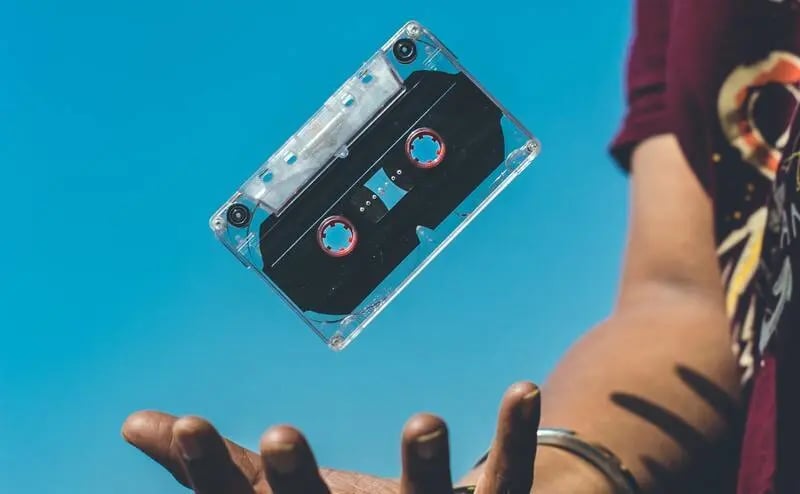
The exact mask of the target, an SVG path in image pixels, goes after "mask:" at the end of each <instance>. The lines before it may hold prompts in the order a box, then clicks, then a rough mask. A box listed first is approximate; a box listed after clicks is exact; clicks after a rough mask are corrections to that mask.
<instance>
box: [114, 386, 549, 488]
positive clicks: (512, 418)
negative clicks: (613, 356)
mask: <svg viewBox="0 0 800 494" xmlns="http://www.w3.org/2000/svg"><path fill="white" fill-rule="evenodd" d="M539 410H540V400H539V393H538V390H537V388H536V387H535V386H534V385H533V384H531V383H519V384H516V385H514V386H512V387H511V389H510V390H509V391H508V392H507V393H506V395H505V397H504V398H503V403H502V405H501V407H500V414H499V419H498V426H497V434H496V438H495V444H494V447H493V448H492V453H491V454H490V456H489V459H488V460H487V464H486V468H485V469H484V471H483V474H482V476H481V479H480V481H479V483H478V493H479V494H527V493H528V492H530V489H531V484H532V482H533V473H532V465H533V461H534V456H535V452H536V429H537V427H538V423H539ZM122 434H123V436H124V438H125V439H126V440H127V441H128V442H130V443H131V444H133V445H134V446H136V447H137V448H138V449H140V450H141V451H142V452H144V453H145V454H147V455H148V456H149V457H150V458H152V459H153V460H155V461H156V462H158V463H159V464H161V465H162V466H163V467H164V468H166V469H167V470H169V471H170V472H171V473H172V475H173V476H174V477H175V478H176V479H177V480H178V482H180V483H181V484H183V485H184V486H186V487H189V488H191V489H193V490H194V492H195V493H196V494H444V493H448V492H452V479H451V474H450V455H449V440H448V432H447V426H446V425H445V423H444V422H443V421H442V420H441V419H439V418H438V417H435V416H433V415H429V414H419V415H416V416H414V417H413V418H411V420H409V421H408V423H407V424H406V426H405V428H404V429H403V434H402V439H401V448H402V461H403V470H402V476H401V478H400V479H399V480H391V479H383V478H378V477H373V476H369V475H364V474H360V473H355V472H346V471H339V470H331V469H325V468H322V469H320V468H319V467H318V466H317V464H316V460H315V459H314V456H313V453H312V452H311V448H310V446H309V445H308V443H307V441H306V439H305V438H304V437H303V435H302V434H301V433H300V432H299V431H297V430H296V429H294V428H292V427H290V426H285V425H284V426H276V427H272V428H270V429H269V430H268V431H267V432H266V433H264V435H263V436H262V438H261V443H260V454H259V453H255V452H252V451H249V450H247V449H245V448H242V447H241V446H238V445H236V444H234V443H233V442H231V441H228V440H226V439H224V438H222V436H221V435H220V434H219V433H218V432H217V431H216V429H215V428H214V427H213V426H212V425H211V424H210V423H208V422H207V421H205V420H203V419H201V418H197V417H182V418H177V417H174V416H171V415H168V414H164V413H161V412H138V413H135V414H133V415H131V416H130V417H129V418H128V419H127V420H126V421H125V425H124V426H123V430H122Z"/></svg>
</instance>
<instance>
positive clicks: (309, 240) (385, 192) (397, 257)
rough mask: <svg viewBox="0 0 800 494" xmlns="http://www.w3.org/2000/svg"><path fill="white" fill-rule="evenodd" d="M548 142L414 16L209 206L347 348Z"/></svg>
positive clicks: (265, 272)
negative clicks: (217, 205) (542, 142)
mask: <svg viewBox="0 0 800 494" xmlns="http://www.w3.org/2000/svg"><path fill="white" fill-rule="evenodd" d="M539 149H540V145H539V142H538V140H537V139H536V138H535V137H534V136H533V135H532V134H531V133H530V132H529V131H528V130H526V129H525V128H524V127H523V126H522V125H521V124H520V123H519V122H518V121H517V119H515V118H514V117H513V116H512V115H511V114H510V113H509V112H508V111H507V110H506V109H505V108H503V107H502V106H501V105H500V104H499V103H498V102H497V101H496V100H495V99H494V98H493V97H492V96H490V95H489V93H488V92H487V91H486V90H484V89H483V88H482V87H481V86H480V85H479V84H478V82H477V81H476V80H475V78H473V77H472V76H471V75H470V74H469V73H468V72H467V71H466V70H465V69H464V68H463V67H462V66H461V64H460V63H459V62H458V60H457V58H456V57H455V56H454V55H453V54H452V53H451V52H450V51H449V50H448V49H447V48H446V47H445V45H444V44H442V43H441V42H440V41H439V40H438V39H437V38H436V37H435V36H434V34H433V33H432V32H431V31H429V30H428V29H427V28H425V27H424V26H422V25H421V24H420V23H418V22H413V21H412V22H409V23H407V24H406V25H405V26H403V27H402V28H401V29H400V30H399V31H398V32H397V33H395V35H394V36H392V37H391V38H390V39H389V41H388V42H387V43H386V44H385V45H384V46H383V47H381V49H380V50H378V51H377V53H375V54H374V55H373V56H372V57H371V58H369V59H368V60H367V61H366V62H365V63H364V64H363V65H362V66H361V68H360V69H359V70H358V71H357V72H356V73H355V74H354V75H353V76H352V77H350V78H349V79H348V80H347V81H346V82H345V83H344V84H343V85H342V86H341V87H340V88H339V89H338V90H337V91H336V92H335V93H334V94H333V95H332V96H331V97H330V98H329V99H328V100H327V101H326V102H325V103H324V105H323V106H322V108H320V109H319V110H318V111H317V112H316V113H315V114H314V115H313V116H312V117H311V118H310V119H309V120H308V121H307V122H306V123H305V124H303V125H302V127H301V128H300V130H298V131H297V132H296V133H295V134H294V135H293V136H291V137H290V138H289V139H288V140H287V141H286V142H285V144H283V145H282V146H281V147H280V148H279V149H278V150H277V151H276V152H275V153H274V154H273V155H272V156H271V157H270V158H269V159H268V160H267V161H266V163H264V164H263V165H262V166H261V167H260V168H259V169H258V170H257V171H256V173H255V174H253V175H252V176H251V177H250V178H249V179H248V180H247V181H245V182H244V184H243V185H242V186H241V187H240V188H239V189H238V190H237V191H236V192H235V193H234V194H233V195H232V197H231V198H230V199H229V200H228V201H227V202H226V203H225V204H224V205H223V206H222V207H221V208H220V209H219V210H218V211H217V212H216V213H214V215H212V217H211V222H210V224H211V229H212V230H213V231H214V233H215V235H216V237H217V238H218V239H219V240H220V241H221V242H222V243H223V244H224V245H225V246H226V247H227V248H228V249H229V250H230V251H231V252H232V253H233V254H234V255H235V256H236V257H237V258H238V259H239V260H240V261H241V262H242V263H243V264H244V265H245V266H246V267H248V268H250V269H252V270H254V271H256V272H257V273H258V274H259V275H260V276H261V277H262V278H263V279H264V280H266V281H267V282H268V283H269V284H270V285H271V286H272V287H273V288H274V289H275V291H276V292H277V293H278V294H279V295H280V296H281V297H283V299H284V300H285V301H286V302H287V303H288V304H289V305H290V306H291V307H292V308H293V309H294V310H295V311H296V312H297V314H298V315H299V316H300V317H301V318H302V319H303V320H304V321H305V322H306V323H307V325H308V326H309V327H310V328H311V329H312V330H314V332H316V333H317V334H318V335H319V336H320V337H321V338H322V339H323V340H324V341H325V342H326V343H327V345H328V346H330V347H331V348H332V349H334V350H340V349H342V348H344V347H345V346H346V345H347V344H348V343H350V342H351V341H352V340H353V339H354V338H355V337H356V336H357V335H358V334H359V333H360V332H361V331H362V330H363V329H364V328H365V327H366V326H367V325H368V324H369V323H370V322H371V321H372V320H373V319H374V318H375V317H376V316H377V315H378V314H379V313H380V312H381V311H382V310H383V309H384V308H386V306H387V305H388V304H389V303H390V302H391V301H392V300H393V299H394V298H395V297H396V296H397V295H398V294H399V293H400V292H401V291H402V290H403V289H404V288H405V287H406V286H407V285H408V284H409V283H410V282H411V280H413V278H414V277H415V276H416V275H417V274H419V273H420V271H421V270H422V269H423V268H424V267H425V266H426V265H427V264H428V263H429V262H430V261H431V260H433V258H434V257H435V256H436V255H437V254H439V253H440V252H441V251H442V249H443V248H444V247H445V246H447V244H448V243H449V242H450V241H452V240H453V239H454V238H455V237H456V236H457V235H458V234H459V233H460V232H461V231H462V230H463V229H464V228H465V227H466V226H467V225H468V224H469V223H470V222H471V221H472V220H473V219H475V217H476V216H477V215H478V214H479V213H480V212H481V210H483V208H485V207H486V206H487V205H488V204H489V203H490V202H491V201H492V200H493V199H494V198H495V197H496V196H497V195H498V194H499V193H500V192H501V191H502V190H503V189H504V188H505V187H506V186H507V185H508V184H509V183H510V182H511V181H512V180H514V178H515V177H517V176H518V175H519V173H520V172H522V170H524V169H525V168H526V167H527V166H528V165H529V164H530V163H531V162H532V161H533V160H534V158H535V157H536V156H537V154H538V153H539Z"/></svg>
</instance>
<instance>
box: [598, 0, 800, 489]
mask: <svg viewBox="0 0 800 494" xmlns="http://www.w3.org/2000/svg"><path fill="white" fill-rule="evenodd" d="M799 55H800V0H638V1H637V5H636V32H635V37H634V39H633V43H632V46H631V52H630V58H629V64H628V77H627V86H628V87H627V94H628V113H627V115H626V117H625V120H624V122H623V125H622V129H621V130H620V132H619V135H618V136H617V138H616V139H615V141H614V143H613V146H612V153H613V154H614V156H615V157H616V158H617V159H618V160H619V161H620V162H621V163H622V164H623V165H624V166H627V165H628V159H629V156H630V151H631V150H632V148H633V146H635V145H636V143H638V142H640V141H641V140H643V139H645V138H647V137H651V136H654V135H657V134H663V133H674V134H675V135H676V136H677V137H678V140H679V142H680V145H681V148H682V150H683V152H684V154H685V155H686V157H687V159H688V160H689V163H690V164H691V165H692V168H693V169H694V171H695V172H696V174H697V176H698V178H699V179H700V181H701V183H702V184H703V186H704V187H705V189H706V191H707V192H708V193H709V195H710V196H711V197H712V199H713V201H714V207H715V218H716V220H715V221H716V225H715V227H716V239H717V247H718V255H719V262H720V266H721V268H722V273H723V283H724V287H725V292H726V306H727V310H728V314H729V316H730V318H731V328H732V347H733V351H734V352H735V354H736V357H737V358H738V361H739V364H740V366H741V368H742V375H743V382H744V384H745V386H746V390H747V395H748V400H749V401H748V403H749V405H748V414H747V422H746V428H745V434H744V438H743V445H742V454H741V460H740V470H739V475H738V492H739V493H740V494H764V493H781V494H782V493H787V494H800V427H798V425H797V424H798V422H800V398H799V397H798V392H800V389H798V388H800V308H799V307H800V302H798V299H800V284H798V280H800V242H798V241H797V236H798V235H800V169H798V161H800V159H798V156H800V117H798V118H795V113H796V110H797V107H798V101H800V56H799ZM798 113H800V112H798ZM795 120H797V122H798V123H797V124H793V122H794V121H795Z"/></svg>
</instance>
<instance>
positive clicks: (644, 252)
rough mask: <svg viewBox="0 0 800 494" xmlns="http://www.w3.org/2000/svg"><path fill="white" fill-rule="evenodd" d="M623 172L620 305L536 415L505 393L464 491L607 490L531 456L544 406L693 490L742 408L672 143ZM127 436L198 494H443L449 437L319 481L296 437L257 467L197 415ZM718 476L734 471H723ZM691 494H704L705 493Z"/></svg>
mask: <svg viewBox="0 0 800 494" xmlns="http://www.w3.org/2000/svg"><path fill="white" fill-rule="evenodd" d="M631 167H632V170H631V172H632V173H631V200H630V202H631V215H630V221H629V229H628V245H627V249H626V255H625V264H624V268H623V272H622V274H621V280H620V290H619V295H618V299H617V303H616V306H615V307H614V310H613V312H612V313H611V315H610V316H609V317H608V318H607V319H606V320H605V321H603V322H602V323H600V324H598V325H597V326H596V327H594V328H593V329H591V330H590V331H589V332H587V334H586V335H585V336H584V337H583V338H581V340H580V341H578V342H576V343H575V345H573V347H572V348H571V349H570V351H569V352H568V353H567V354H566V355H565V356H564V358H563V359H562V360H561V362H560V363H559V364H558V366H557V367H556V369H555V370H554V372H553V373H552V375H551V376H550V377H549V379H548V381H547V382H546V383H545V386H544V388H543V389H544V395H545V397H546V399H545V401H544V403H543V404H540V400H539V394H538V392H537V393H535V395H531V396H535V400H533V401H531V402H527V401H526V400H524V399H523V398H524V397H525V396H528V395H529V393H531V392H533V390H535V389H536V388H535V386H533V385H532V384H530V383H521V384H518V385H515V386H513V387H512V388H511V389H510V390H509V391H508V392H507V393H506V395H505V397H504V398H503V401H502V404H501V407H500V413H499V416H498V421H497V425H496V429H497V433H496V436H495V437H496V439H495V443H494V444H493V445H492V450H491V451H492V452H491V455H490V457H489V459H488V460H487V462H486V463H485V464H484V465H482V466H481V467H479V468H477V469H475V470H473V471H472V472H469V474H468V475H467V477H466V478H465V479H463V480H462V481H461V484H462V485H474V484H477V486H478V494H517V493H519V494H524V493H527V492H529V491H530V488H531V484H532V482H533V478H534V476H535V478H536V487H535V493H536V494H549V493H553V494H565V493H567V494H610V493H612V492H613V490H612V488H611V486H610V485H609V484H608V482H607V481H606V480H605V479H604V478H603V477H602V475H601V474H600V473H599V472H598V471H597V470H595V469H593V468H592V467H591V466H589V465H588V464H587V463H585V462H583V461H582V460H580V459H578V458H577V457H576V456H574V455H571V454H569V453H565V452H562V451H559V450H556V449H554V448H539V451H536V449H537V448H536V446H537V445H536V433H535V430H536V427H537V425H538V424H539V417H540V413H539V410H540V406H541V425H542V426H543V427H559V428H566V429H572V430H575V431H578V432H579V433H580V434H581V435H582V436H584V437H586V438H587V439H590V440H592V441H595V442H599V443H601V444H603V445H604V446H605V447H607V448H608V449H610V450H611V451H613V452H614V453H615V454H616V455H617V456H618V457H619V458H620V459H621V460H622V461H623V462H624V463H625V464H626V465H627V466H628V468H630V470H631V471H632V472H633V474H634V475H635V477H636V479H637V480H638V482H639V484H640V486H641V487H642V490H643V492H647V493H652V494H656V493H658V494H661V493H670V494H671V493H675V492H680V493H688V492H691V491H690V489H691V488H693V487H698V485H696V480H697V472H698V471H700V472H705V471H708V467H709V464H710V463H711V462H714V461H715V460H719V459H720V458H722V457H723V456H724V453H725V451H730V450H731V446H730V444H729V442H728V441H729V440H730V439H732V438H733V439H735V437H736V427H735V424H736V417H737V416H738V414H739V413H740V411H741V410H740V408H741V407H740V400H741V388H740V375H739V372H738V369H737V366H736V362H735V361H734V358H733V354H732V352H731V351H730V339H729V334H728V328H729V321H728V317H727V314H726V310H725V303H724V300H725V299H724V294H723V290H722V284H721V282H720V279H721V278H722V275H721V273H720V270H719V266H718V265H717V257H716V245H715V241H714V223H713V218H714V214H713V208H712V205H711V201H710V200H709V198H708V197H707V196H706V195H705V193H704V192H703V190H702V187H701V186H700V184H699V183H698V182H697V179H696V177H695V176H694V174H693V173H692V170H691V168H690V167H689V164H688V163H687V161H686V159H685V156H684V155H683V153H682V151H681V149H680V147H679V145H678V142H677V140H676V139H675V137H674V136H672V135H663V136H656V137H653V138H651V139H648V140H647V141H645V142H643V143H642V144H640V145H639V146H638V147H637V149H636V150H635V152H634V153H633V157H632V165H631ZM710 397H711V398H710ZM721 404H723V405H722V406H721ZM529 407H530V408H529ZM530 409H532V410H534V411H533V412H529V413H523V411H525V410H530ZM439 431H443V432H439ZM123 434H124V436H125V437H126V439H127V440H128V441H129V442H131V443H132V444H134V445H135V446H137V447H138V448H139V449H141V450H142V451H144V452H145V453H146V454H148V455H149V456H150V457H152V458H153V459H154V460H156V461H157V462H159V463H161V464H162V465H163V466H164V467H166V468H167V469H168V470H170V471H171V472H172V473H173V474H174V475H175V477H176V478H177V479H178V481H180V482H181V483H183V484H184V485H187V486H194V489H195V492H197V493H200V494H223V493H224V494H240V493H245V494H250V493H253V494H268V493H270V492H273V493H275V494H294V493H297V494H313V493H316V492H321V493H328V492H330V493H331V494H356V493H365V494H384V493H387V494H389V493H391V494H396V493H401V494H423V493H424V494H427V493H435V494H443V493H447V492H449V490H450V485H451V484H450V482H451V480H450V479H451V475H450V468H449V460H448V450H447V431H446V427H445V425H444V422H442V421H441V420H440V419H438V418H436V417H433V416H430V415H419V416H416V417H414V418H412V419H411V420H410V421H409V422H408V424H407V425H406V428H405V430H404V432H403V439H402V449H403V474H402V478H401V480H400V481H399V482H397V481H392V480H385V479H378V478H374V477H370V476H367V475H362V474H357V473H351V472H339V471H332V470H325V469H322V470H320V471H319V472H321V473H319V472H318V469H317V467H316V464H315V462H314V459H313V456H312V455H311V453H310V450H309V448H308V445H307V444H306V442H305V440H304V439H302V436H301V435H300V433H299V432H297V431H295V430H294V429H291V428H287V427H279V428H277V429H271V430H270V431H268V433H267V434H265V437H264V440H263V441H262V443H261V449H262V451H261V455H260V456H259V455H258V454H256V453H252V452H246V451H245V450H243V449H242V448H239V447H238V446H235V445H229V446H228V448H227V449H226V448H223V447H222V446H221V445H222V444H224V443H223V442H222V439H220V436H219V435H218V434H217V433H216V432H215V431H214V429H213V428H212V427H211V426H210V425H208V424H207V423H205V422H202V421H200V420H199V419H193V418H185V419H180V420H178V419H176V418H174V417H169V416H166V415H163V414H157V413H153V412H145V413H140V414H136V415H134V416H132V417H131V418H129V419H128V421H127V422H126V425H125V427H124V428H123ZM189 438H198V443H197V444H202V445H203V447H202V448H200V449H201V451H203V452H205V453H204V454H203V455H201V456H202V458H204V459H203V460H202V461H201V462H200V463H197V462H186V461H185V460H183V459H182V458H183V456H185V455H182V454H181V452H180V451H181V449H180V444H182V443H184V442H185V441H184V439H189ZM199 439H202V440H199ZM422 439H428V440H429V441H430V442H427V441H426V442H427V444H429V445H434V446H436V447H435V448H434V451H435V452H434V454H433V455H429V456H427V457H423V455H421V454H420V453H421V451H420V448H419V443H420V441H421V440H422ZM287 451H291V452H294V455H289V457H290V458H293V460H294V461H295V463H294V465H295V468H294V470H293V471H292V472H293V473H291V474H285V473H284V474H281V473H280V471H279V470H280V467H278V468H277V469H276V465H280V464H283V465H285V462H286V458H287V453H286V452H287ZM534 456H535V460H536V462H535V463H534ZM282 460H283V462H284V463H281V461H282ZM187 465H188V468H187ZM197 465H202V468H200V467H196V466H197ZM722 467H723V468H722V470H721V472H727V473H730V472H735V471H736V469H735V465H733V464H731V465H722ZM713 477H714V476H713V475H712V478H713ZM719 477H720V480H724V479H722V478H721V477H722V475H720V476H719ZM270 487H271V488H272V491H270ZM699 487H700V488H701V491H700V492H703V494H709V493H710V492H714V491H712V490H709V489H706V488H705V486H703V485H700V486H699ZM315 489H316V490H315ZM717 492H730V490H729V489H728V490H725V489H724V488H723V490H722V491H717Z"/></svg>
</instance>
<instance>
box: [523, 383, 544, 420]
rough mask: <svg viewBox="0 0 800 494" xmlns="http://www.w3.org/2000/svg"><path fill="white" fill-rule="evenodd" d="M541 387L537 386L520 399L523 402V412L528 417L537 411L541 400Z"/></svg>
mask: <svg viewBox="0 0 800 494" xmlns="http://www.w3.org/2000/svg"><path fill="white" fill-rule="evenodd" d="M539 394H540V393H539V388H535V389H534V390H533V391H531V392H529V393H528V394H526V395H525V396H523V397H522V399H521V400H520V401H521V402H522V412H523V414H524V415H525V417H526V418H530V417H531V415H533V414H534V412H535V411H536V405H537V401H538V400H539Z"/></svg>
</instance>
